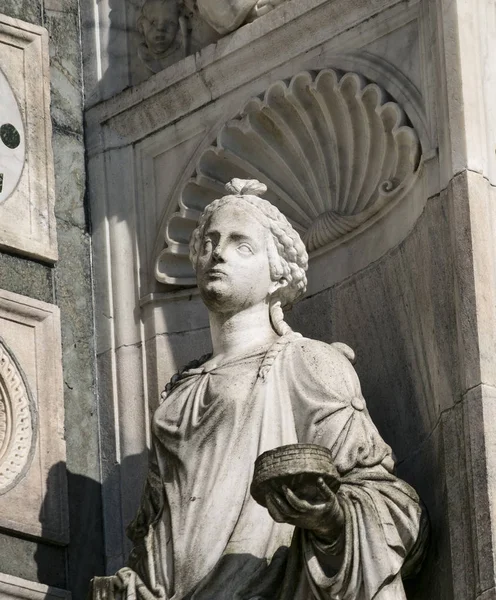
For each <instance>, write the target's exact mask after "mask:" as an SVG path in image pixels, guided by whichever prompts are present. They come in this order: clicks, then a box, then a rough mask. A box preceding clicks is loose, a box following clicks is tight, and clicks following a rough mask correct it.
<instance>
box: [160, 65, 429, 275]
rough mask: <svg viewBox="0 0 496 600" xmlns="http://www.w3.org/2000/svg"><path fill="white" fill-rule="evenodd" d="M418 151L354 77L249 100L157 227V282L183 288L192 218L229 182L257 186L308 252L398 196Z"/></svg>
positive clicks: (393, 110)
mask: <svg viewBox="0 0 496 600" xmlns="http://www.w3.org/2000/svg"><path fill="white" fill-rule="evenodd" d="M420 163H421V146H420V142H419V138H418V136H417V134H416V132H415V131H414V129H413V128H412V126H411V125H410V123H409V121H408V118H407V117H406V115H405V112H404V111H403V109H402V108H401V107H400V106H399V105H398V104H397V103H396V102H394V101H392V100H391V98H390V97H389V96H388V94H387V93H386V92H385V91H384V90H383V89H381V88H380V87H379V86H378V85H376V84H375V83H370V82H368V81H367V80H366V79H365V78H363V77H362V76H360V75H358V74H356V73H345V74H341V73H339V72H337V71H334V70H331V69H326V70H323V71H320V72H318V73H310V72H302V73H299V74H298V75H295V76H294V77H293V78H292V79H291V81H289V83H287V82H284V81H278V82H276V83H274V84H272V85H271V86H270V87H269V88H268V89H267V91H266V92H265V94H264V95H263V98H261V97H256V98H253V99H251V100H250V101H249V102H248V103H247V104H246V106H245V108H244V109H243V111H242V112H241V113H240V114H239V115H238V116H237V117H236V118H234V119H233V120H231V121H229V122H227V123H226V124H225V125H224V126H223V127H222V128H221V130H220V131H219V133H218V135H217V139H216V142H215V144H214V145H212V146H210V147H209V148H207V149H206V150H204V151H203V152H202V154H201V156H200V157H199V159H198V161H197V164H196V173H195V174H194V176H193V177H192V178H191V179H189V181H188V182H187V183H186V184H185V185H184V186H183V188H182V190H180V193H179V200H178V203H179V211H178V212H176V213H174V214H173V215H172V216H171V217H170V218H169V220H168V221H167V225H166V232H165V241H166V244H167V247H166V248H165V250H163V251H162V253H161V254H160V256H159V257H158V260H157V263H156V277H157V279H158V280H159V281H161V282H163V283H168V284H175V285H193V284H194V283H195V278H194V274H193V270H192V268H191V267H190V265H189V263H188V241H189V237H190V235H191V233H192V231H193V229H194V227H195V226H196V222H197V220H198V217H199V215H200V214H201V212H202V211H203V209H204V208H205V206H206V205H207V204H209V203H210V202H211V201H212V200H214V199H215V198H219V197H221V196H223V195H226V192H225V189H224V184H225V183H226V182H227V181H229V180H230V179H232V178H233V177H240V178H243V179H258V180H259V181H261V182H263V183H265V184H266V186H267V188H268V191H267V193H266V194H265V196H264V197H265V198H266V199H267V200H269V201H271V202H272V203H273V204H275V205H276V206H277V207H278V208H279V209H280V210H281V211H282V212H283V213H284V214H285V215H286V216H287V217H288V219H289V220H290V221H291V223H292V224H293V226H294V227H295V228H296V229H297V231H298V232H299V233H300V234H301V236H302V238H303V240H304V241H305V243H306V246H307V249H308V251H309V253H310V257H311V256H312V253H315V252H318V251H322V249H324V248H327V247H331V246H334V245H336V244H339V243H342V242H343V241H344V240H347V239H350V237H353V235H356V233H357V232H359V231H360V230H361V229H362V228H363V226H364V225H365V224H366V223H367V222H368V221H369V220H370V219H372V217H374V220H376V219H377V217H379V216H380V213H381V211H387V210H388V207H389V206H390V205H391V204H392V203H394V202H396V201H397V200H399V199H400V198H402V197H404V196H405V195H406V194H407V193H408V191H409V190H410V189H411V187H412V185H413V183H414V182H415V180H416V178H417V175H418V173H419V167H420Z"/></svg>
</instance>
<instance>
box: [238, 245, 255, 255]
mask: <svg viewBox="0 0 496 600" xmlns="http://www.w3.org/2000/svg"><path fill="white" fill-rule="evenodd" d="M238 251H239V252H241V253H242V254H253V250H252V247H251V246H250V244H246V243H243V244H240V245H239V246H238Z"/></svg>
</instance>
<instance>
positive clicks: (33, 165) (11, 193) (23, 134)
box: [0, 15, 57, 261]
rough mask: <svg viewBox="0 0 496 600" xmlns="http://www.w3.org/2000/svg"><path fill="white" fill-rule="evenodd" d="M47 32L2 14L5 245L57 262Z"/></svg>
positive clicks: (0, 233) (0, 182) (0, 154)
mask: <svg viewBox="0 0 496 600" xmlns="http://www.w3.org/2000/svg"><path fill="white" fill-rule="evenodd" d="M49 69H50V67H49V56H48V33H47V31H46V30H45V29H43V28H42V27H37V26H35V25H31V24H29V23H24V22H23V21H20V20H19V19H11V18H9V17H6V16H4V15H0V247H4V248H9V249H13V250H15V251H17V252H22V253H23V254H27V255H30V256H34V257H36V258H40V259H43V260H48V261H55V260H57V234H56V222H55V214H54V203H55V193H54V177H53V155H52V141H51V140H52V129H51V118H50V71H49Z"/></svg>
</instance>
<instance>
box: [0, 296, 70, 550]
mask: <svg viewBox="0 0 496 600" xmlns="http://www.w3.org/2000/svg"><path fill="white" fill-rule="evenodd" d="M0 331H1V332H2V338H3V341H4V343H5V346H6V347H7V348H8V351H9V354H10V355H11V357H13V360H15V363H16V364H17V365H18V367H19V370H22V375H23V377H22V378H23V380H24V383H25V386H26V387H27V388H29V390H30V391H29V393H30V395H32V401H33V404H34V410H32V414H36V420H35V419H33V426H34V427H36V428H37V431H34V432H33V448H32V460H31V461H27V462H26V464H25V468H23V469H21V470H20V472H19V477H16V478H15V480H14V482H13V483H14V485H13V486H9V487H8V488H6V489H5V491H2V493H0V527H1V528H3V529H8V530H11V531H15V532H18V533H21V534H27V535H30V536H35V537H40V538H43V539H46V540H50V541H51V542H55V543H59V544H67V543H68V541H69V519H68V510H67V480H66V464H65V458H66V453H65V439H64V395H63V386H62V353H61V340H60V311H59V309H58V307H56V306H54V305H52V304H47V303H46V302H40V301H39V300H34V299H32V298H27V297H25V296H20V295H19V294H13V293H11V292H6V291H0Z"/></svg>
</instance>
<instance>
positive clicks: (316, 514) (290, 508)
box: [266, 477, 344, 545]
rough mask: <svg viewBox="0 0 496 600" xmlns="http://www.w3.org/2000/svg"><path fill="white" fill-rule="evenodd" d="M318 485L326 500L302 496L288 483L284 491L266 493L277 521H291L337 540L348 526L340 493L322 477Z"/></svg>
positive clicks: (269, 506) (334, 540)
mask: <svg viewBox="0 0 496 600" xmlns="http://www.w3.org/2000/svg"><path fill="white" fill-rule="evenodd" d="M317 485H318V489H319V491H320V493H321V495H322V499H323V502H319V503H315V502H309V501H308V500H303V499H301V498H299V497H298V496H297V495H296V494H295V492H293V490H291V489H290V488H289V487H288V486H287V485H283V486H282V493H281V492H275V491H272V492H269V493H268V494H267V496H266V502H267V508H268V509H269V513H270V516H271V517H272V518H273V519H274V521H276V522H277V523H289V524H290V525H294V526H295V527H301V528H302V529H309V530H310V531H312V532H313V533H314V534H315V535H317V536H318V537H319V538H321V539H322V540H323V541H324V542H327V543H330V544H333V545H334V544H335V542H336V541H337V540H338V538H341V537H342V535H343V530H344V514H343V509H342V508H341V505H340V504H339V501H338V499H337V496H336V494H335V493H334V492H333V491H332V490H331V489H330V488H329V486H328V485H327V484H326V482H325V481H324V480H323V479H322V477H319V479H318V481H317Z"/></svg>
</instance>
